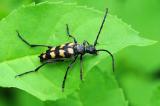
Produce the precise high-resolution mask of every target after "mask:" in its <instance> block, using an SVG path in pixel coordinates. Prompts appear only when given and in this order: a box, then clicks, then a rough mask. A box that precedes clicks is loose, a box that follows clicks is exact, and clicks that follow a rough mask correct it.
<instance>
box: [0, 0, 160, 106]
mask: <svg viewBox="0 0 160 106" xmlns="http://www.w3.org/2000/svg"><path fill="white" fill-rule="evenodd" d="M43 1H46V0H0V19H3V18H4V17H6V16H7V15H8V14H9V13H10V12H12V11H14V9H16V8H18V7H20V6H22V5H26V4H30V3H32V2H35V3H39V2H43ZM49 1H59V0H49ZM64 1H65V2H76V3H78V4H79V5H87V6H89V7H94V8H96V9H99V10H102V11H103V10H104V8H106V7H108V8H109V12H110V14H112V15H116V16H118V17H119V18H121V19H122V20H123V21H124V22H126V23H127V24H130V25H131V26H132V27H133V28H134V29H136V30H137V31H139V32H140V35H141V36H142V37H145V38H149V39H152V40H156V41H160V33H159V28H160V0H99V1H97V0H82V1H80V0H64ZM159 54H160V43H159V42H158V43H156V44H155V45H151V46H147V47H136V46H132V47H128V48H125V49H123V50H121V51H120V52H118V53H116V54H115V56H116V73H120V74H118V76H116V75H117V74H115V76H116V78H117V79H118V81H119V84H120V86H121V87H122V88H123V89H125V90H128V92H130V93H129V94H126V98H127V99H128V100H130V102H131V104H130V106H145V97H146V96H148V94H147V93H148V92H152V89H150V87H151V86H153V82H152V81H148V80H147V81H146V80H145V82H147V85H143V84H144V83H142V82H144V81H143V78H144V79H145V78H146V77H147V79H148V77H149V78H150V77H151V76H152V75H154V73H155V72H157V71H158V70H160V55H159ZM137 74H138V75H139V76H137V79H138V80H137V79H133V78H132V75H133V76H134V75H137ZM124 79H125V80H128V82H124ZM133 80H134V82H135V80H136V81H137V83H138V84H135V83H132V81H133ZM153 80H154V81H158V79H153ZM141 83H142V84H141ZM127 85H130V86H129V87H128V86H127ZM137 86H138V87H137ZM140 89H144V92H142V91H141V92H140ZM157 89H158V88H157ZM132 90H135V92H134V93H133V92H132ZM136 94H137V95H143V96H140V97H139V98H132V95H136ZM159 95H160V94H159ZM137 100H139V101H137ZM135 101H137V102H138V103H137V104H136V103H135ZM158 101H160V99H159V100H158ZM158 101H157V102H158ZM46 104H47V105H48V103H46V102H41V101H40V100H38V99H37V98H35V97H33V96H31V95H29V94H27V93H25V92H23V91H20V90H17V89H12V88H8V89H7V88H0V106H11V105H12V106H35V105H38V106H43V105H46ZM155 106H158V105H155ZM159 106H160V105H159Z"/></svg>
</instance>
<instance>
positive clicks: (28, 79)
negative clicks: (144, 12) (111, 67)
mask: <svg viewBox="0 0 160 106" xmlns="http://www.w3.org/2000/svg"><path fill="white" fill-rule="evenodd" d="M103 15H104V13H102V12H100V11H97V10H94V9H90V8H87V7H83V6H77V5H75V4H65V3H61V2H59V3H41V4H37V5H34V4H31V5H29V6H25V7H21V8H19V9H17V10H15V11H14V12H12V13H11V14H10V15H9V16H8V17H6V18H4V19H3V20H2V21H1V22H0V29H1V30H0V37H1V39H2V40H1V42H0V43H1V44H0V50H1V58H0V73H1V74H0V86H2V87H16V88H19V89H22V90H24V91H26V92H28V93H30V94H32V95H34V96H36V97H37V98H39V99H41V100H56V99H60V98H64V97H66V95H68V94H71V93H72V92H74V91H75V89H78V88H79V84H80V78H79V70H80V69H79V66H80V65H79V62H78V61H77V62H76V64H75V65H74V67H73V68H72V69H71V70H72V71H71V72H70V73H69V75H68V77H67V82H66V88H65V92H63V93H62V89H61V84H62V81H63V77H64V74H65V70H66V68H67V66H68V64H69V63H70V62H62V63H54V64H50V65H47V66H45V67H43V68H42V69H41V70H40V71H39V72H37V73H32V74H28V75H25V76H22V77H19V78H15V75H17V74H19V73H22V72H26V71H29V70H33V69H35V67H37V66H39V65H40V62H39V59H38V55H39V54H40V53H41V52H43V51H45V50H46V49H45V48H41V49H40V48H35V49H33V48H30V47H28V46H27V45H25V44H24V42H22V41H21V40H20V39H19V38H18V37H17V34H16V30H19V32H20V33H21V34H22V36H23V37H24V38H25V39H26V40H27V41H29V42H31V43H34V44H50V45H53V46H55V45H58V44H62V43H65V42H69V41H72V40H71V39H69V38H67V36H66V30H65V29H66V28H65V24H66V23H67V24H69V27H70V31H71V33H72V34H73V35H75V37H76V38H77V39H78V41H79V42H82V41H83V40H88V41H89V42H90V43H93V41H94V40H95V37H96V34H97V32H98V29H99V27H100V24H101V21H102V18H103ZM99 43H100V44H99V45H98V47H97V48H106V49H108V50H110V51H111V52H112V53H115V52H117V51H119V50H121V49H122V48H125V47H127V46H130V45H138V46H146V45H150V44H153V43H155V41H152V40H148V39H145V38H141V37H139V36H138V32H136V31H135V30H133V29H132V28H131V27H130V26H128V25H127V24H126V23H124V22H123V21H121V20H120V19H118V18H117V17H115V16H112V15H110V14H109V15H108V17H107V20H106V23H105V25H104V28H103V31H102V33H101V35H100V38H99ZM93 57H94V58H93ZM106 57H107V55H106V54H105V53H102V55H98V56H84V74H85V75H87V73H88V71H90V69H91V68H93V67H94V66H96V65H97V64H98V63H99V62H101V61H102V60H103V59H106ZM102 67H104V66H102Z"/></svg>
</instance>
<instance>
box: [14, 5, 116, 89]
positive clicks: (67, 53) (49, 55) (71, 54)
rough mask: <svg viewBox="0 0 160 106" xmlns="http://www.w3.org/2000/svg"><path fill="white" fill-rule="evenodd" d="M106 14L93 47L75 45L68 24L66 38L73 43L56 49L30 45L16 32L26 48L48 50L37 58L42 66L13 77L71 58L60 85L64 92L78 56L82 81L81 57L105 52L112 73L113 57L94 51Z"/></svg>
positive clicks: (87, 44)
mask: <svg viewBox="0 0 160 106" xmlns="http://www.w3.org/2000/svg"><path fill="white" fill-rule="evenodd" d="M107 13H108V8H107V9H106V12H105V15H104V18H103V21H102V24H101V26H100V29H99V31H98V34H97V37H96V39H95V41H94V44H93V45H92V44H90V43H89V42H87V41H85V40H84V42H83V44H79V43H77V40H76V39H75V37H73V36H72V35H71V34H70V32H69V27H68V24H66V31H67V36H69V37H70V38H72V39H73V41H74V42H71V43H66V44H62V45H59V46H56V47H53V46H48V45H37V44H30V43H28V42H27V41H26V40H25V39H23V38H22V37H21V35H20V33H19V32H18V31H17V34H18V37H19V38H20V39H21V40H22V41H23V42H24V43H26V44H27V45H28V46H30V47H48V50H47V51H46V52H45V53H42V54H41V55H40V56H39V58H40V62H42V64H41V65H40V66H38V67H37V68H35V69H34V70H31V71H27V72H24V73H21V74H18V75H16V76H15V77H18V76H22V75H25V74H28V73H32V72H36V71H38V70H39V69H40V68H41V67H42V66H44V65H46V64H48V63H53V62H58V61H64V60H65V59H67V58H73V60H72V62H71V63H70V64H69V66H68V67H67V70H66V72H65V75H64V79H63V83H62V91H64V87H65V81H66V78H67V74H68V71H69V69H70V68H71V66H72V65H73V63H74V62H75V61H76V59H77V57H78V56H79V55H80V79H81V80H82V79H83V70H82V60H83V56H84V55H85V54H86V53H89V54H92V55H97V53H98V52H100V51H104V52H107V53H108V54H109V55H110V56H111V58H112V68H113V71H114V57H113V55H112V53H111V52H109V51H108V50H105V49H98V50H97V49H96V45H97V41H98V38H99V35H100V33H101V30H102V28H103V25H104V22H105V20H106V16H107Z"/></svg>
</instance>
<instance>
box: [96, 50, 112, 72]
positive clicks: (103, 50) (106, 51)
mask: <svg viewBox="0 0 160 106" xmlns="http://www.w3.org/2000/svg"><path fill="white" fill-rule="evenodd" d="M96 51H105V52H107V53H108V54H109V55H110V56H111V58H112V69H113V72H114V69H115V61H114V56H113V54H112V53H111V52H110V51H108V50H105V49H99V50H96Z"/></svg>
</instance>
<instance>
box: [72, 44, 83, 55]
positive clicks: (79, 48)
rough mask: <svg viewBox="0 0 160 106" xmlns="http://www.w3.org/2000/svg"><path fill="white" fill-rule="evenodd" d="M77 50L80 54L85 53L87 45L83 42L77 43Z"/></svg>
mask: <svg viewBox="0 0 160 106" xmlns="http://www.w3.org/2000/svg"><path fill="white" fill-rule="evenodd" d="M74 49H75V51H76V52H77V53H78V54H84V53H85V47H84V45H82V44H77V45H76V46H75V47H74Z"/></svg>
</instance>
